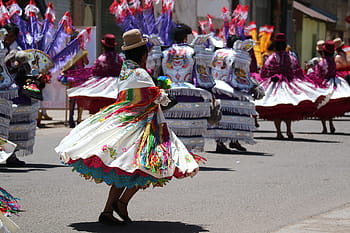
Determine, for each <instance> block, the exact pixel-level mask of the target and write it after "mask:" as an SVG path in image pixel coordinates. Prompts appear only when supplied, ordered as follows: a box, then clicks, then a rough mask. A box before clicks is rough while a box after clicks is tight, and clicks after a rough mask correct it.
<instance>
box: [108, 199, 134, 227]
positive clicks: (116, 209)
mask: <svg viewBox="0 0 350 233" xmlns="http://www.w3.org/2000/svg"><path fill="white" fill-rule="evenodd" d="M119 203H120V204H122V205H125V206H126V205H127V204H128V203H125V202H122V201H121V200H117V201H116V202H114V203H113V204H112V208H113V210H114V211H115V212H116V213H117V214H118V215H119V217H121V218H122V219H123V220H124V222H125V223H132V220H131V218H129V216H128V215H127V214H123V213H122V212H121V211H120V210H119V208H118V204H119Z"/></svg>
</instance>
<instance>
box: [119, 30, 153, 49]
mask: <svg viewBox="0 0 350 233" xmlns="http://www.w3.org/2000/svg"><path fill="white" fill-rule="evenodd" d="M123 41H124V44H123V45H122V50H124V51H125V50H130V49H134V48H137V47H140V46H142V45H145V44H147V42H148V39H147V38H142V34H141V32H140V30H138V29H131V30H129V31H127V32H124V34H123Z"/></svg>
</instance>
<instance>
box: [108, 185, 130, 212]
mask: <svg viewBox="0 0 350 233" xmlns="http://www.w3.org/2000/svg"><path fill="white" fill-rule="evenodd" d="M125 189H126V188H125V187H123V188H117V187H115V186H114V185H112V187H111V189H110V190H109V194H108V199H107V201H106V205H105V208H104V209H103V212H110V211H113V207H112V206H113V203H115V201H116V200H118V199H119V198H120V196H121V195H122V194H123V192H124V190H125Z"/></svg>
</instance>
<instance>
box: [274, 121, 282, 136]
mask: <svg viewBox="0 0 350 233" xmlns="http://www.w3.org/2000/svg"><path fill="white" fill-rule="evenodd" d="M273 122H274V123H275V127H276V131H277V138H278V139H283V138H284V137H283V135H282V131H281V122H282V121H281V120H280V119H276V120H274V121H273Z"/></svg>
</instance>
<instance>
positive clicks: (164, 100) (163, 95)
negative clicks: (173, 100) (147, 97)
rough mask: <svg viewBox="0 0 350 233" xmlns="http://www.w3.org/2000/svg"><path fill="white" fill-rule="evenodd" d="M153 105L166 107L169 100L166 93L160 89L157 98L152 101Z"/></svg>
mask: <svg viewBox="0 0 350 233" xmlns="http://www.w3.org/2000/svg"><path fill="white" fill-rule="evenodd" d="M154 103H156V104H161V105H163V106H167V105H168V104H169V103H170V99H169V98H168V93H166V92H165V90H164V89H160V94H159V96H158V98H157V99H156V100H155V101H154Z"/></svg>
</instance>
